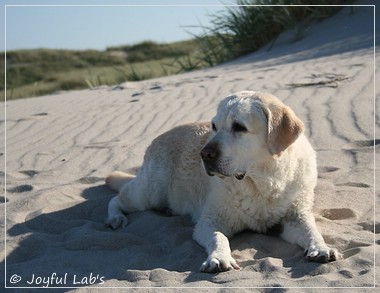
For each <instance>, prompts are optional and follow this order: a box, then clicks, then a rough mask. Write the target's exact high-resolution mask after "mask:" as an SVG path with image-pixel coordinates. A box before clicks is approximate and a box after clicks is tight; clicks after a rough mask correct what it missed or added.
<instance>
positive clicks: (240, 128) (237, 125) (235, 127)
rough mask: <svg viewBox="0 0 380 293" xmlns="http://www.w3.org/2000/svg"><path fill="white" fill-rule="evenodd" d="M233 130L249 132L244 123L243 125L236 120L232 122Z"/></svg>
mask: <svg viewBox="0 0 380 293" xmlns="http://www.w3.org/2000/svg"><path fill="white" fill-rule="evenodd" d="M232 131H233V132H247V131H248V130H247V128H246V127H245V126H244V125H241V124H240V123H238V122H234V123H233V124H232Z"/></svg>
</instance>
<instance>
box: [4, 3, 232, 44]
mask: <svg viewBox="0 0 380 293" xmlns="http://www.w3.org/2000/svg"><path fill="white" fill-rule="evenodd" d="M0 3H1V4H2V11H1V14H0V19H5V17H6V23H5V22H4V21H2V22H1V23H0V29H1V31H2V32H3V35H4V33H5V34H6V35H5V36H4V37H2V38H1V39H2V40H1V41H0V46H1V49H0V50H1V51H3V50H4V48H5V44H6V46H7V50H16V49H35V48H53V49H80V50H82V49H97V50H104V49H106V48H107V47H111V46H117V45H125V44H135V43H138V42H141V41H143V40H153V41H157V42H160V43H165V42H173V41H178V40H185V39H190V38H191V35H190V34H189V33H188V32H186V31H189V32H191V33H196V34H197V33H200V32H201V28H199V27H198V28H194V27H189V26H198V25H200V24H202V25H204V26H209V25H210V20H211V17H210V14H213V15H214V14H217V13H218V12H220V11H222V10H224V9H226V8H225V7H223V3H227V4H234V3H235V2H234V1H231V0H230V1H229V0H227V1H223V2H222V1H221V0H203V1H202V0H176V1H175V0H156V1H154V0H109V1H106V0H50V1H48V0H0ZM135 4H137V5H147V6H111V5H135ZM12 5H24V6H12ZM29 5H48V6H29ZM57 5H89V6H57ZM92 5H105V6H92ZM149 5H153V6H149ZM157 5H169V6H157ZM1 16H2V17H1Z"/></svg>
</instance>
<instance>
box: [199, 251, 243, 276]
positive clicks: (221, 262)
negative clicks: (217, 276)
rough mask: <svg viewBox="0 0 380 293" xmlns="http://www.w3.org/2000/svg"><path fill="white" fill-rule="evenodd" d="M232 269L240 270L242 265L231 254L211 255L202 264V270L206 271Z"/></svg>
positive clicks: (214, 271) (217, 271) (213, 271)
mask: <svg viewBox="0 0 380 293" xmlns="http://www.w3.org/2000/svg"><path fill="white" fill-rule="evenodd" d="M231 269H235V270H240V267H239V266H238V264H237V263H236V261H235V260H234V259H233V257H232V256H230V255H219V256H218V255H211V256H209V257H208V258H207V260H206V261H205V262H204V263H203V264H202V266H201V271H202V272H206V273H219V272H225V271H229V270H231Z"/></svg>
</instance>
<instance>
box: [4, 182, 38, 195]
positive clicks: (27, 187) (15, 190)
mask: <svg viewBox="0 0 380 293" xmlns="http://www.w3.org/2000/svg"><path fill="white" fill-rule="evenodd" d="M31 190H33V186H32V185H29V184H23V185H18V186H15V187H13V188H9V189H7V191H8V192H11V193H22V192H27V191H31Z"/></svg>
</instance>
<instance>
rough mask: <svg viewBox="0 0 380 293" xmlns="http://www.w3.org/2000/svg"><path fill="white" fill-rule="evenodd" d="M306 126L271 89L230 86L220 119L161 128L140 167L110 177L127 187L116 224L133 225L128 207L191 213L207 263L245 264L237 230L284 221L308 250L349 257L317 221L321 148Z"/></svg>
mask: <svg viewBox="0 0 380 293" xmlns="http://www.w3.org/2000/svg"><path fill="white" fill-rule="evenodd" d="M211 125H212V126H213V127H212V128H213V129H211ZM303 128H304V126H303V123H302V122H301V121H300V120H299V118H298V117H297V116H296V115H295V114H294V113H293V111H292V110H291V109H290V108H289V107H287V106H285V105H284V104H283V103H282V102H281V101H280V100H278V99H277V98H276V97H274V96H272V95H270V94H264V93H259V92H251V91H244V92H238V93H236V94H234V95H231V96H229V97H227V98H226V99H224V100H223V101H222V102H221V103H220V105H219V107H218V111H217V114H216V116H215V117H214V118H213V120H212V123H211V124H210V123H209V122H207V123H203V122H199V123H193V124H187V125H183V126H179V127H176V128H174V129H172V130H170V131H168V132H166V133H164V134H162V135H161V136H159V137H157V138H156V139H155V140H154V141H153V142H152V144H151V145H150V146H149V148H148V149H147V151H146V154H145V157H144V163H143V165H142V167H141V168H140V170H139V171H138V173H137V176H133V175H129V174H126V173H121V172H115V173H112V174H111V175H110V176H108V177H107V179H106V183H107V184H108V185H109V186H110V187H111V188H113V189H115V190H118V191H119V194H118V196H116V197H115V198H113V199H112V200H111V201H110V203H109V207H108V219H107V224H108V225H109V226H111V227H112V228H114V229H116V228H118V227H120V226H125V225H126V224H127V223H128V220H127V217H126V216H125V214H126V213H130V212H134V211H143V210H147V209H153V208H155V209H166V208H168V209H170V210H171V211H172V212H173V213H174V214H178V215H186V214H188V215H190V216H191V217H192V219H193V221H194V222H195V229H194V235H193V237H194V239H195V240H196V241H197V242H198V243H199V244H200V245H202V246H203V247H204V248H205V249H206V251H207V253H208V258H207V259H206V261H205V262H204V263H203V264H202V266H201V270H202V271H205V272H218V271H225V270H228V269H232V268H233V269H239V266H238V264H237V263H236V261H235V260H234V259H233V258H232V256H231V251H230V246H229V241H228V238H230V237H232V236H233V235H234V234H235V233H237V232H240V231H242V230H244V229H251V230H253V231H257V232H265V231H266V230H267V229H268V228H271V227H272V226H274V225H276V224H282V226H283V232H282V234H281V236H282V238H283V239H285V240H287V241H289V242H291V243H296V244H298V245H299V246H301V247H302V248H304V249H305V257H306V258H307V259H308V260H310V261H318V262H328V261H332V260H336V259H338V258H341V254H340V253H338V252H337V251H336V250H335V249H331V248H329V247H328V246H327V245H326V244H325V242H324V240H323V238H322V236H321V234H320V233H319V232H318V230H317V227H316V225H315V220H314V216H313V214H312V207H313V200H314V188H315V186H316V181H317V171H316V156H315V152H314V150H313V149H312V147H311V146H310V144H309V142H308V140H307V138H306V137H305V136H304V134H303ZM207 174H208V175H207Z"/></svg>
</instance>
